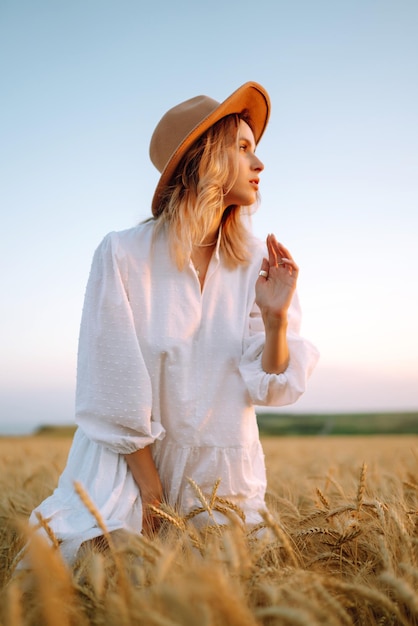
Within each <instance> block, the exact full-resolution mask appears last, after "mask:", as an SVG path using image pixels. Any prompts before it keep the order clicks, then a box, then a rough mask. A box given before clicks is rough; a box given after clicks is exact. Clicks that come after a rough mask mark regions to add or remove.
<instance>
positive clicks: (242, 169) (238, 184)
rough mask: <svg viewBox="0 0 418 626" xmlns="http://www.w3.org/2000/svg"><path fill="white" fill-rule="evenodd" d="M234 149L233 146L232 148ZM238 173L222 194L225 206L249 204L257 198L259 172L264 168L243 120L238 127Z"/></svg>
mask: <svg viewBox="0 0 418 626" xmlns="http://www.w3.org/2000/svg"><path fill="white" fill-rule="evenodd" d="M234 149H235V148H234ZM236 150H237V151H238V154H237V155H236V154H235V155H234V158H237V159H238V174H237V177H236V179H235V181H234V183H233V184H232V186H231V188H230V189H229V191H228V192H227V193H226V194H225V196H224V206H225V208H226V207H228V206H231V205H238V206H250V205H251V204H254V202H255V201H256V199H257V191H258V185H259V174H260V172H261V171H262V170H263V169H264V165H263V163H262V162H261V161H260V159H259V158H258V157H257V156H256V155H255V140H254V135H253V131H252V130H251V128H250V127H249V126H248V124H247V123H246V122H244V120H240V123H239V128H238V146H237V148H236Z"/></svg>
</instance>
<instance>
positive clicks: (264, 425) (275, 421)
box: [257, 412, 418, 435]
mask: <svg viewBox="0 0 418 626" xmlns="http://www.w3.org/2000/svg"><path fill="white" fill-rule="evenodd" d="M257 419H258V424H259V428H260V433H261V434H262V435H402V434H405V435H407V434H418V412H410V413H338V414H335V415H334V414H329V415H328V414H327V415H323V414H308V413H306V414H294V413H259V414H258V415H257Z"/></svg>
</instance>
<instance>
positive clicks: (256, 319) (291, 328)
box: [240, 295, 319, 407]
mask: <svg viewBox="0 0 418 626" xmlns="http://www.w3.org/2000/svg"><path fill="white" fill-rule="evenodd" d="M300 323H301V310H300V306H299V300H298V297H297V295H295V296H294V298H293V301H292V304H291V306H290V309H289V318H288V330H287V341H288V346H289V365H288V367H287V369H286V370H285V371H284V372H283V373H282V374H267V373H266V372H265V371H264V370H263V368H262V365H261V357H262V353H263V348H264V341H265V334H264V324H263V320H262V317H261V313H260V309H259V308H258V306H257V305H256V304H255V303H254V305H253V309H252V311H251V314H250V325H249V334H248V337H247V338H246V340H245V342H244V351H243V356H242V358H241V363H240V371H241V375H242V377H243V379H244V381H245V384H246V386H247V389H248V392H249V394H250V397H251V400H252V402H253V403H254V404H256V405H259V406H276V407H278V406H285V405H287V404H293V403H294V402H296V400H298V398H299V397H300V396H301V395H302V394H303V393H304V392H305V390H306V386H307V381H308V378H309V376H310V375H311V373H312V371H313V369H314V367H315V365H316V363H317V362H318V359H319V353H318V350H317V349H316V348H315V346H313V345H312V344H311V343H310V342H309V341H307V340H306V339H304V338H303V337H301V336H300Z"/></svg>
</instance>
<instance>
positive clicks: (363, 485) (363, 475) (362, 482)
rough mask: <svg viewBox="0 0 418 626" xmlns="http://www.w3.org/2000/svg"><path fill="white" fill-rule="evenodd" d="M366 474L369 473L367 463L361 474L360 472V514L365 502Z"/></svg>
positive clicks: (357, 502) (358, 504) (358, 507)
mask: <svg viewBox="0 0 418 626" xmlns="http://www.w3.org/2000/svg"><path fill="white" fill-rule="evenodd" d="M366 472H367V465H366V463H363V465H362V468H361V472H360V480H359V484H358V488H357V498H356V509H357V511H358V512H360V509H361V506H362V504H363V500H364V492H365V489H366Z"/></svg>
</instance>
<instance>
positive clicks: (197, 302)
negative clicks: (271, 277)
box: [31, 222, 318, 563]
mask: <svg viewBox="0 0 418 626" xmlns="http://www.w3.org/2000/svg"><path fill="white" fill-rule="evenodd" d="M153 230H154V223H153V222H146V223H144V224H141V225H139V226H137V227H135V228H131V229H129V230H126V231H122V232H119V233H110V234H108V235H107V236H106V237H105V238H104V240H103V241H102V242H101V244H100V245H99V247H98V248H97V250H96V253H95V255H94V258H93V263H92V267H91V271H90V277H89V281H88V285H87V290H86V296H85V303H84V308H83V315H82V321H81V329H80V339H79V353H78V371H77V393H76V422H77V425H78V428H77V431H76V434H75V436H74V440H73V444H72V447H71V450H70V454H69V457H68V461H67V465H66V467H65V469H64V471H63V473H62V475H61V477H60V480H59V483H58V486H57V488H56V489H55V491H54V493H53V494H52V495H51V496H50V497H49V498H47V499H46V500H45V501H44V502H43V503H41V504H40V505H39V507H38V508H37V509H35V511H34V512H33V513H32V516H31V522H32V523H34V524H35V523H36V521H37V519H36V513H37V512H38V513H41V515H42V516H43V517H44V518H46V519H48V520H49V522H48V523H49V525H50V526H51V528H52V530H53V531H54V533H55V535H56V536H57V537H58V538H59V539H60V541H61V551H62V553H63V556H64V557H65V559H66V560H67V561H69V562H70V563H71V562H72V561H73V560H74V557H75V555H76V553H77V551H78V549H79V547H80V545H81V544H82V543H83V542H84V541H86V540H88V539H92V538H94V537H96V536H99V535H100V534H101V531H100V529H99V528H98V527H97V523H96V521H95V519H94V517H93V516H92V515H91V513H90V512H89V511H88V510H87V509H86V507H85V505H84V504H83V503H82V502H81V500H80V498H79V496H78V494H77V493H76V492H75V489H74V481H78V482H80V483H81V484H82V485H83V487H84V489H85V490H86V491H87V493H88V494H89V497H90V498H91V500H92V501H93V502H94V504H95V506H96V507H97V508H98V510H99V511H100V514H101V516H102V518H103V520H104V522H105V524H106V526H107V528H108V529H109V531H113V530H116V529H120V528H124V529H127V530H129V531H133V532H136V533H139V532H141V529H142V504H141V497H140V493H139V489H138V487H137V485H136V483H135V481H134V479H133V477H132V474H131V472H130V470H129V468H128V465H127V463H126V460H125V456H124V455H126V454H130V453H132V452H134V451H136V450H138V449H141V448H143V447H145V446H147V445H149V444H152V452H153V457H154V460H155V463H156V466H157V469H158V471H159V474H160V477H161V481H162V484H163V489H164V496H165V499H166V501H167V502H168V503H169V504H170V505H171V506H173V507H175V508H176V509H177V510H178V511H179V512H180V514H186V513H187V512H189V511H190V510H192V509H194V508H196V507H199V506H200V503H199V500H198V498H197V497H196V493H195V490H194V489H193V486H192V485H191V484H190V481H189V479H192V480H193V481H194V482H195V483H197V484H198V485H199V487H200V489H201V490H202V491H203V493H208V494H209V493H211V491H212V488H213V485H214V483H215V481H216V480H217V479H220V481H221V482H220V485H219V489H218V495H220V496H223V497H227V498H229V499H230V500H232V501H233V502H234V503H236V504H237V505H239V506H240V507H241V509H242V510H243V511H244V513H245V515H246V521H247V523H248V524H256V523H258V522H259V521H260V519H261V517H260V511H262V510H264V509H265V503H264V496H265V490H266V472H265V464H264V455H263V451H262V448H261V444H260V440H259V433H258V428H257V421H256V414H255V409H254V405H264V406H283V405H287V404H291V403H293V402H295V401H296V400H297V399H298V398H299V396H300V395H301V394H302V393H303V392H304V391H305V389H306V382H307V379H308V377H309V375H310V373H311V371H312V369H313V368H314V366H315V364H316V361H317V359H318V353H317V350H316V348H315V347H314V346H312V344H311V343H309V342H308V341H306V340H305V339H303V338H302V337H301V336H300V334H299V329H300V308H299V304H298V301H297V297H296V296H295V297H294V299H293V301H292V304H291V307H290V310H289V325H288V343H289V352H290V362H289V366H288V368H287V369H286V371H285V372H284V373H282V374H278V375H276V374H267V373H265V372H264V371H263V369H262V367H261V356H262V351H263V346H264V326H263V322H262V319H261V316H260V311H259V309H258V307H257V306H256V304H255V283H256V280H257V278H258V271H259V269H260V265H261V261H262V258H263V257H264V256H267V251H266V247H265V245H264V244H263V243H261V242H259V241H258V240H256V239H253V240H252V244H251V246H252V261H251V263H250V264H249V265H245V266H244V265H243V266H239V267H238V268H236V269H233V270H230V269H228V268H226V267H225V265H224V264H223V262H222V255H221V254H220V251H219V241H218V244H217V247H216V250H215V251H214V254H213V256H212V258H211V261H210V264H209V267H208V271H207V274H206V279H205V283H204V287H203V289H201V287H200V283H199V279H198V275H197V272H196V270H195V268H194V267H193V265H192V263H191V262H190V264H189V265H188V266H186V268H185V269H184V270H182V271H180V270H178V269H177V267H176V265H175V264H174V263H173V261H172V259H171V257H170V253H169V246H168V240H167V236H166V234H165V233H164V231H163V232H161V233H160V234H159V235H158V236H157V237H153ZM219 517H222V516H221V514H219ZM194 521H195V522H196V523H197V524H199V523H207V521H208V520H207V519H205V517H204V515H203V514H200V515H198V516H196V518H195V520H194ZM217 521H218V520H217ZM219 521H221V520H219ZM222 521H223V522H225V518H224V519H223V520H222ZM40 532H43V531H42V530H41V531H40Z"/></svg>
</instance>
